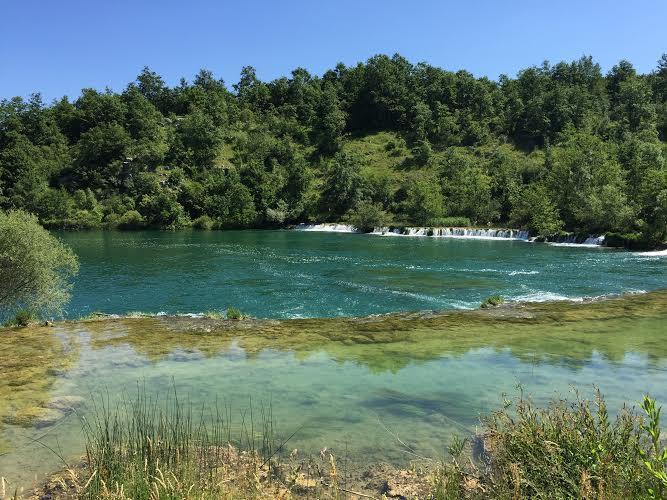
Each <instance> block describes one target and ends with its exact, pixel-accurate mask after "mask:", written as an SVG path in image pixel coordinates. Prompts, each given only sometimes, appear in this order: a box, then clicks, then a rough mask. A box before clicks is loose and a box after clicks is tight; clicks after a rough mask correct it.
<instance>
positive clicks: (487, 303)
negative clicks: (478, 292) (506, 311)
mask: <svg viewBox="0 0 667 500" xmlns="http://www.w3.org/2000/svg"><path fill="white" fill-rule="evenodd" d="M504 303H505V299H504V298H502V297H501V296H500V295H491V296H490V297H487V298H485V299H484V301H483V302H482V304H481V305H480V307H481V308H482V309H487V308H489V307H496V306H499V305H500V304H504Z"/></svg>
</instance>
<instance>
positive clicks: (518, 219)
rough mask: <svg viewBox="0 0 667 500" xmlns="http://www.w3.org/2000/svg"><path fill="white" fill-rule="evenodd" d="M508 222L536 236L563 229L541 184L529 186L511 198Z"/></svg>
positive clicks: (554, 206) (556, 211) (554, 208)
mask: <svg viewBox="0 0 667 500" xmlns="http://www.w3.org/2000/svg"><path fill="white" fill-rule="evenodd" d="M510 221H511V223H512V224H513V225H516V226H518V227H524V228H526V229H528V230H530V231H531V232H533V233H536V234H538V235H550V234H555V233H558V232H559V231H560V230H561V229H563V221H562V220H561V219H560V216H559V214H558V209H557V208H556V205H555V204H554V202H553V201H552V200H551V197H550V196H549V191H548V189H547V188H546V187H545V186H544V185H542V184H531V185H529V186H526V187H524V188H523V189H522V190H521V191H520V192H519V193H517V194H516V195H514V196H513V199H512V211H511V214H510Z"/></svg>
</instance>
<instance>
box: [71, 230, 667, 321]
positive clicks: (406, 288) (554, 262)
mask: <svg viewBox="0 0 667 500" xmlns="http://www.w3.org/2000/svg"><path fill="white" fill-rule="evenodd" d="M60 236H61V237H62V238H63V239H64V240H65V241H66V242H67V243H68V244H70V245H71V246H72V247H73V248H74V250H75V251H76V253H77V254H78V255H79V257H80V260H81V272H80V274H79V276H78V278H77V280H76V285H75V289H74V296H73V299H72V301H71V303H70V304H69V306H68V308H67V317H70V318H76V317H80V316H83V315H86V314H88V313H90V312H93V311H101V312H106V313H127V312H131V311H144V312H152V313H157V312H166V313H192V312H203V311H211V310H225V309H226V308H227V307H229V306H234V307H238V308H239V309H241V310H242V311H243V312H244V313H246V314H250V315H252V316H254V317H258V318H302V317H305V318H308V317H335V316H365V315H369V314H378V313H389V312H397V311H417V310H440V309H457V308H458V309H461V308H464V309H465V308H475V307H477V306H478V305H479V303H480V302H481V301H482V300H483V299H484V298H486V297H488V296H489V295H492V294H501V295H503V296H505V297H507V298H510V299H515V300H529V301H532V300H538V301H539V300H553V299H564V298H569V299H577V298H581V297H591V296H601V295H606V294H617V293H624V292H636V291H640V290H654V289H657V288H660V287H664V286H665V284H666V283H667V256H662V257H660V256H655V255H642V254H636V253H630V252H624V251H618V250H610V249H603V248H573V247H558V246H551V245H545V244H530V243H526V242H522V241H493V240H463V239H446V238H437V239H436V238H399V237H382V236H373V235H358V234H340V233H308V232H297V231H210V232H195V231H177V232H169V231H152V232H108V231H107V232H79V233H75V232H68V233H61V234H60Z"/></svg>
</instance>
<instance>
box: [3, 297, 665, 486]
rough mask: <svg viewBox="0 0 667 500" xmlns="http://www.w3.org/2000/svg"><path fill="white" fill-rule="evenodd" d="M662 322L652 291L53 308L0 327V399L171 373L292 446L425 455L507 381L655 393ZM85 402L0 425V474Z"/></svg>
mask: <svg viewBox="0 0 667 500" xmlns="http://www.w3.org/2000/svg"><path fill="white" fill-rule="evenodd" d="M666 325H667V291H658V292H652V293H648V294H644V295H632V296H627V297H621V298H615V299H609V300H602V301H595V302H584V303H572V302H562V303H543V304H521V305H506V306H502V307H498V308H493V309H487V310H484V311H467V312H443V313H437V312H421V313H411V314H391V315H381V316H370V317H364V318H344V319H303V320H285V321H276V320H253V319H246V320H243V321H226V320H219V319H213V318H191V317H183V316H181V317H167V316H154V317H136V318H115V319H114V318H106V319H96V320H87V321H66V322H59V323H56V324H55V326H54V327H51V328H49V327H29V328H25V329H12V330H2V331H1V332H0V335H2V337H3V342H2V343H1V344H0V361H1V362H3V374H5V373H6V376H3V378H2V380H1V381H0V382H1V383H0V401H1V402H0V412H1V415H2V417H7V418H6V420H11V419H12V418H13V417H15V416H17V415H18V416H21V415H30V414H31V412H34V411H36V410H35V408H38V409H39V408H42V409H44V408H48V407H49V406H53V405H50V403H49V402H50V401H53V400H54V398H62V397H65V396H66V397H68V398H72V397H73V398H75V399H70V401H79V400H78V399H76V398H89V397H90V395H91V393H92V394H104V395H106V396H105V398H107V399H108V402H109V404H112V405H114V404H117V403H118V401H119V400H120V398H121V397H122V395H123V394H126V393H127V392H131V391H133V387H135V386H136V384H137V382H139V383H140V384H142V385H144V386H145V387H146V389H147V390H148V391H149V392H151V393H155V394H160V393H162V394H164V393H165V391H169V390H171V389H172V388H173V387H174V386H176V387H177V388H178V390H179V393H180V394H184V395H187V397H188V398H189V399H190V401H191V403H192V404H193V405H202V404H209V403H211V402H212V401H215V400H216V399H217V398H220V400H221V401H225V403H226V404H229V406H230V407H233V408H234V410H235V411H238V412H244V411H247V409H248V400H249V398H252V399H253V400H255V401H264V402H271V405H272V408H273V415H274V418H275V421H276V422H277V425H279V426H280V427H281V429H282V430H283V431H284V432H285V433H286V434H287V435H289V434H290V433H291V432H293V431H294V430H295V429H296V428H299V432H298V433H297V434H296V435H295V436H294V438H293V439H292V441H291V442H290V444H291V445H292V446H294V447H295V448H299V449H302V450H304V452H306V451H308V452H313V451H315V452H317V450H319V449H320V448H323V447H328V448H333V449H334V450H336V451H337V452H338V453H339V455H340V454H341V453H346V454H347V456H348V458H349V459H350V460H356V461H365V462H376V461H388V462H390V463H394V464H397V465H399V466H400V465H401V464H402V463H403V462H404V460H405V457H406V454H405V449H404V448H403V447H402V445H399V444H397V441H396V440H395V439H394V437H393V434H395V433H396V432H398V433H399V434H400V437H401V440H402V441H403V442H407V443H409V445H410V447H411V448H412V449H414V450H417V451H418V452H419V453H421V454H428V455H430V456H438V454H439V453H441V452H442V449H443V447H444V446H445V444H444V443H445V442H446V440H447V439H448V437H450V436H451V435H453V434H454V433H457V432H466V431H467V430H470V429H471V428H472V427H474V425H475V423H476V422H477V419H478V416H479V415H480V414H484V413H487V412H489V411H491V410H493V409H494V408H496V407H497V406H498V404H499V403H501V401H502V394H503V393H504V392H508V391H512V390H513V388H514V387H515V386H516V384H517V383H521V384H523V385H524V386H525V388H526V391H528V392H530V393H531V394H535V395H536V401H537V402H538V403H540V402H546V401H548V400H550V399H551V398H552V397H553V396H554V395H557V394H559V393H563V392H566V391H567V390H568V388H569V387H570V386H571V385H572V384H577V385H578V386H580V387H583V388H584V389H591V388H592V385H593V384H596V385H600V386H601V389H602V390H603V391H604V392H605V394H607V395H608V399H609V405H610V409H611V410H612V411H616V410H617V409H618V408H619V407H620V405H622V404H623V403H624V402H626V401H633V400H635V399H636V398H638V397H639V396H640V395H641V393H643V392H650V393H652V394H653V395H654V396H655V397H657V398H658V399H659V400H663V401H664V400H667V369H666V368H667V342H665V337H666V336H667V331H666ZM13 380H17V381H19V385H12V381H13ZM66 400H67V399H66ZM56 401H59V400H58V399H56ZM55 409H56V410H58V411H63V410H62V409H61V408H55ZM39 411H40V412H41V411H42V410H39ZM87 411H88V409H87V408H81V409H80V410H77V413H70V414H69V416H68V417H65V418H63V419H61V420H59V421H58V424H57V425H52V426H47V427H42V428H41V429H32V428H20V427H17V426H15V425H9V424H0V425H2V427H0V440H2V441H4V442H5V443H6V444H7V446H6V447H5V453H6V454H5V455H2V454H1V452H0V475H4V476H5V477H10V478H15V480H17V481H24V480H29V479H30V478H31V477H34V475H35V474H38V473H43V472H48V471H50V470H52V469H53V468H54V467H55V466H57V465H58V459H56V458H54V457H53V456H52V453H51V452H49V451H48V450H47V449H46V448H44V447H43V446H40V445H39V444H35V443H34V442H33V441H31V439H36V438H40V439H41V436H43V435H47V437H46V438H45V439H46V442H45V444H48V445H49V446H51V447H52V448H54V449H58V450H62V453H63V456H65V457H76V456H77V454H79V453H80V452H81V447H82V446H83V443H82V440H81V435H80V434H81V432H80V423H79V422H78V419H77V418H76V417H77V416H85V415H86V414H87ZM23 423H28V422H23ZM32 423H33V424H38V425H42V424H41V423H38V421H32ZM44 424H45V423H44ZM234 425H239V422H236V424H234ZM390 431H391V432H390ZM7 452H9V453H7Z"/></svg>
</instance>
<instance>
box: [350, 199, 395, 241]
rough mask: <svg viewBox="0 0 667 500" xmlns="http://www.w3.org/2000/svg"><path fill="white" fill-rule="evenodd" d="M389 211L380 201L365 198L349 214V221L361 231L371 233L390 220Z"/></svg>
mask: <svg viewBox="0 0 667 500" xmlns="http://www.w3.org/2000/svg"><path fill="white" fill-rule="evenodd" d="M388 220H389V219H388V216H387V212H385V211H384V210H383V209H382V205H381V204H379V203H373V202H371V201H368V200H363V201H360V202H359V203H357V205H356V206H355V207H354V208H353V209H352V210H351V211H350V212H348V214H347V221H348V222H349V223H350V224H352V225H353V226H354V227H355V228H357V229H358V230H359V231H363V232H365V233H370V232H371V231H373V229H375V228H376V227H384V226H386V225H387V222H388Z"/></svg>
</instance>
